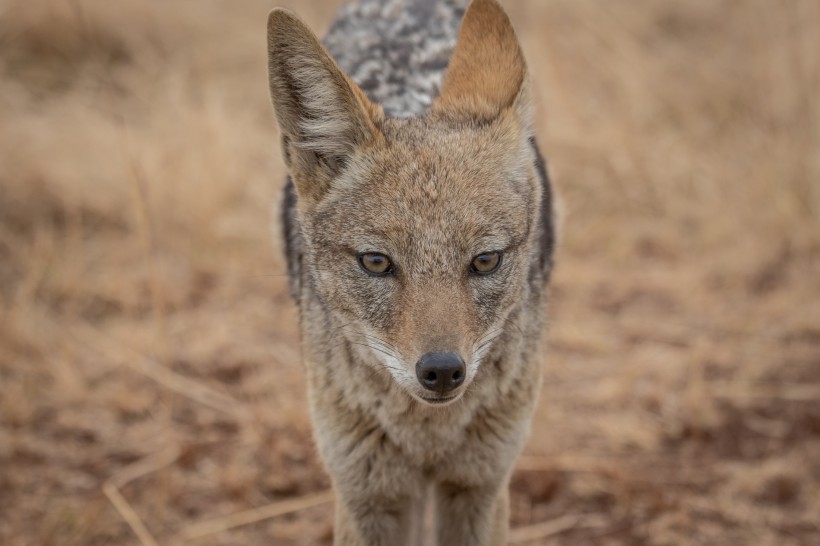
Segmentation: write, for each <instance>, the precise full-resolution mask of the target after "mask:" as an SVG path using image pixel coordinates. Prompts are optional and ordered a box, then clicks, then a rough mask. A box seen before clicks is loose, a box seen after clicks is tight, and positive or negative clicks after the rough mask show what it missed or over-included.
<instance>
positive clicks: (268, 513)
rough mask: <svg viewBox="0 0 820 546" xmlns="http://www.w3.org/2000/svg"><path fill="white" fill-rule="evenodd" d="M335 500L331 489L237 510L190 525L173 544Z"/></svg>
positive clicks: (175, 538) (178, 535) (177, 536)
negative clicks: (241, 510) (240, 510)
mask: <svg viewBox="0 0 820 546" xmlns="http://www.w3.org/2000/svg"><path fill="white" fill-rule="evenodd" d="M332 500H333V492H332V491H330V490H327V491H322V492H321V493H314V494H312V495H306V496H304V497H299V498H296V499H287V500H283V501H279V502H274V503H273V504H268V505H266V506H260V507H259V508H253V509H251V510H245V511H243V512H236V513H234V514H229V515H227V516H222V517H218V518H213V519H209V520H206V521H201V522H199V523H194V524H192V525H189V526H188V527H186V528H185V529H183V530H182V531H180V532H179V533H178V534H177V535H176V536H175V537H174V539H173V540H172V544H180V543H182V542H187V541H189V540H193V539H196V538H201V537H204V536H206V535H211V534H214V533H218V532H220V531H225V530H227V529H233V528H234V527H240V526H242V525H248V524H250V523H255V522H257V521H262V520H265V519H270V518H274V517H277V516H283V515H285V514H290V513H293V512H299V511H301V510H305V509H307V508H312V507H314V506H319V505H320V504H325V503H327V502H330V501H332Z"/></svg>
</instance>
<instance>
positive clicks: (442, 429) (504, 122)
mask: <svg viewBox="0 0 820 546" xmlns="http://www.w3.org/2000/svg"><path fill="white" fill-rule="evenodd" d="M269 32H270V37H269V44H270V50H269V51H270V70H271V93H272V96H273V103H274V107H275V110H276V114H277V119H278V121H279V126H280V130H281V135H282V140H283V149H284V153H285V157H286V162H287V164H288V167H289V170H290V173H291V176H292V177H293V181H294V185H295V188H296V192H297V195H298V221H299V225H300V228H301V233H300V236H301V238H302V240H303V244H304V249H303V252H304V255H303V256H301V257H300V258H299V259H300V260H301V271H302V273H301V283H300V285H299V286H300V294H299V301H300V307H301V308H300V311H301V328H302V334H303V340H302V341H303V353H304V359H305V365H306V367H307V375H308V384H309V400H310V407H311V413H312V417H313V421H314V427H315V435H316V440H317V444H318V447H319V450H320V452H321V455H322V457H323V459H324V461H325V463H326V464H327V467H328V470H329V471H330V474H331V476H332V478H333V484H334V487H335V489H336V492H337V494H338V503H337V514H336V531H335V538H334V543H335V544H336V545H339V546H377V545H381V546H398V545H408V546H409V545H410V544H412V543H417V541H418V540H419V537H421V536H422V535H423V533H421V532H420V531H419V529H420V526H421V523H420V522H419V515H420V514H423V513H424V503H425V501H426V500H431V501H432V502H434V506H435V509H434V513H435V515H436V518H435V519H436V522H437V523H436V534H437V537H438V544H439V546H461V545H463V546H489V545H494V546H497V545H502V544H505V543H506V533H507V517H508V507H507V494H506V488H507V483H508V479H509V474H510V471H511V469H512V466H513V463H514V461H515V458H516V456H517V455H518V453H519V452H520V450H521V448H522V446H523V443H524V441H525V438H526V435H527V431H528V428H529V420H530V417H531V414H532V411H533V408H534V405H535V402H536V398H537V394H538V390H539V386H540V381H541V363H540V360H539V358H538V356H537V355H538V354H539V347H540V339H541V331H542V325H543V314H544V305H543V284H544V276H545V275H546V273H544V272H541V271H540V270H538V269H537V268H534V266H533V264H534V262H535V260H536V256H537V255H538V248H539V246H538V245H539V244H540V243H539V240H538V233H537V224H538V219H539V210H540V209H539V206H540V203H541V192H542V187H541V183H540V182H539V180H538V178H537V174H536V172H535V169H534V162H535V157H534V152H533V148H532V146H531V145H530V143H529V140H528V139H529V136H530V129H529V127H530V123H529V118H528V109H527V107H526V106H525V105H526V95H527V91H526V82H527V75H526V69H525V66H524V62H523V57H522V56H521V52H520V48H519V46H518V42H517V40H516V38H515V34H514V33H513V31H512V27H511V26H510V23H509V20H508V19H507V17H506V15H504V13H503V11H502V10H501V9H500V7H499V6H498V5H497V4H496V3H495V2H494V1H493V0H476V2H474V3H473V5H472V6H471V8H470V9H469V10H468V12H467V15H466V16H465V21H464V23H463V26H462V31H461V33H460V36H459V41H458V45H457V47H456V52H455V54H454V57H453V59H452V62H451V65H450V68H449V69H448V70H449V71H448V73H447V76H446V80H445V85H444V89H443V92H442V95H441V97H440V98H439V100H438V102H437V103H436V104H435V106H434V108H433V111H432V112H431V113H430V115H428V116H426V117H424V118H414V119H392V118H386V117H384V115H383V114H382V113H381V110H380V109H379V108H378V107H377V106H375V105H373V104H372V103H370V101H368V100H367V98H366V97H365V96H364V94H363V93H362V92H361V91H360V90H359V89H358V87H357V86H356V85H355V84H354V83H353V82H351V81H350V80H349V78H347V77H346V76H345V75H344V74H343V73H342V71H341V70H340V69H339V68H338V67H337V66H336V64H335V63H334V62H333V61H332V59H331V58H330V56H329V55H328V54H327V52H326V51H325V50H324V49H323V48H322V46H321V45H320V43H319V41H318V40H317V39H316V38H315V37H314V36H313V34H312V33H311V32H310V31H309V30H308V29H307V27H306V26H305V25H304V24H302V23H301V22H300V21H299V20H298V19H297V18H296V17H294V16H293V15H291V14H290V13H288V12H286V11H284V10H274V12H272V13H271V16H270V21H269ZM493 250H504V261H503V262H502V267H501V268H500V269H499V272H498V273H497V274H493V275H489V276H482V277H478V276H475V275H471V274H470V273H469V264H470V263H471V260H472V258H473V257H474V256H475V255H477V254H480V253H482V252H486V251H493ZM361 252H381V253H384V254H387V255H389V256H390V257H391V258H392V259H393V261H394V265H395V266H396V271H395V274H394V275H393V276H392V277H385V278H374V277H370V276H368V275H367V274H365V273H364V272H363V271H362V270H361V268H360V267H359V266H358V263H357V260H356V254H357V253H361ZM430 351H454V352H458V353H459V354H460V355H463V358H464V360H465V361H466V362H467V372H466V379H465V381H464V384H463V385H462V386H461V387H459V388H458V391H457V394H458V398H457V399H456V400H454V401H452V402H450V403H449V404H444V405H432V404H430V403H428V402H425V401H424V400H422V397H423V396H424V395H425V393H424V389H423V388H422V387H421V386H420V384H419V382H418V381H417V379H416V376H415V373H414V366H415V363H416V362H417V361H418V359H419V358H420V357H421V356H422V355H423V354H425V353H427V352H430ZM428 490H432V492H433V499H426V497H425V492H426V491H428Z"/></svg>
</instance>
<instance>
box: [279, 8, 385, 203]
mask: <svg viewBox="0 0 820 546" xmlns="http://www.w3.org/2000/svg"><path fill="white" fill-rule="evenodd" d="M268 69H269V78H270V92H271V98H272V100H273V106H274V109H275V110H276V118H277V120H278V122H279V127H280V129H281V135H282V152H283V154H284V157H285V163H286V164H287V166H288V169H289V170H290V173H291V175H292V177H293V180H294V183H295V185H296V192H297V194H298V195H299V197H300V198H303V199H305V200H306V201H308V202H311V201H312V202H315V201H317V200H318V199H319V198H321V196H322V195H323V194H324V192H325V191H326V190H327V189H328V187H329V186H330V183H331V181H332V180H333V178H334V177H335V176H336V175H337V174H339V172H340V170H341V169H342V168H343V166H344V164H345V162H346V161H347V159H348V158H349V157H350V156H351V155H352V154H353V153H354V152H355V151H356V150H357V149H358V148H359V147H362V146H367V145H369V144H372V143H373V142H375V141H376V140H378V139H379V136H380V132H379V129H378V128H377V124H378V122H379V121H380V120H381V119H382V117H383V113H382V111H381V107H379V106H377V105H375V104H373V103H372V102H371V101H370V100H369V99H368V98H367V96H366V95H365V94H364V92H363V91H362V90H361V89H360V88H359V87H358V86H357V85H356V84H355V83H354V82H353V81H352V80H350V79H349V78H348V77H347V76H346V75H345V74H344V72H342V69H341V68H339V66H338V65H337V64H336V62H335V61H334V60H333V59H332V58H331V57H330V55H329V54H328V52H327V51H326V50H325V48H324V47H323V46H322V44H321V43H320V42H319V40H318V39H317V38H316V36H315V35H314V34H313V32H311V30H310V29H309V28H308V27H307V26H306V25H305V24H304V23H303V22H302V21H300V20H299V19H298V18H297V17H296V16H295V15H293V14H292V13H291V12H289V11H287V10H284V9H281V8H277V9H274V10H273V11H272V12H271V13H270V15H269V17H268Z"/></svg>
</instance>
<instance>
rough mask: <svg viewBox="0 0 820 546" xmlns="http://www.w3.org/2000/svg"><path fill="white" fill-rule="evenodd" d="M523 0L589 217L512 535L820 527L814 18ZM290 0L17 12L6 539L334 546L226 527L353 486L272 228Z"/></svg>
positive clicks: (326, 521)
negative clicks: (275, 21)
mask: <svg viewBox="0 0 820 546" xmlns="http://www.w3.org/2000/svg"><path fill="white" fill-rule="evenodd" d="M287 4H288V5H289V6H290V7H292V8H294V9H296V10H298V11H299V12H300V13H301V14H302V15H303V16H304V17H305V18H306V19H307V20H308V21H309V22H310V24H311V25H312V26H313V27H314V28H316V29H322V28H324V27H325V26H326V25H327V23H328V22H329V20H330V18H331V17H332V14H333V13H334V11H335V9H336V6H337V5H338V4H339V2H328V3H322V2H318V1H309V2H308V1H302V2H296V1H295V0H293V1H290V2H287ZM505 5H507V6H508V8H509V11H510V13H511V16H512V18H513V21H514V23H515V24H516V26H517V28H518V29H519V31H520V35H521V37H522V40H523V42H524V44H525V49H526V53H527V55H528V58H529V63H530V65H531V67H532V72H533V73H534V77H535V83H536V85H537V88H538V95H539V118H538V127H539V132H540V134H541V135H542V146H543V147H544V149H545V150H546V152H547V155H548V157H549V158H550V161H551V167H552V171H553V175H554V177H555V180H556V183H557V185H558V187H559V189H560V192H561V194H562V197H563V199H562V200H563V204H564V210H565V222H564V229H563V238H562V246H561V249H560V252H559V254H558V268H557V270H556V274H555V278H554V285H553V290H552V314H551V317H552V319H551V322H552V324H551V327H550V337H549V339H550V342H549V350H548V352H547V354H546V355H545V368H546V370H547V372H546V377H545V381H544V386H543V396H542V398H541V404H540V407H539V409H538V413H537V416H536V419H535V423H534V427H533V434H532V438H531V441H530V443H529V446H528V448H527V450H526V454H525V457H523V458H522V460H521V463H520V465H519V470H518V471H517V472H516V474H515V476H514V480H513V485H512V487H513V494H512V499H513V500H512V502H513V520H514V521H513V524H514V526H515V527H517V528H525V529H527V526H530V525H533V524H538V523H540V522H547V524H546V526H542V527H535V528H532V527H530V528H528V531H527V532H530V533H532V536H535V537H537V538H534V539H533V540H532V541H530V544H561V545H570V544H604V545H641V544H646V545H676V544H710V545H726V544H744V545H745V544H749V545H789V544H795V545H797V544H800V545H817V544H820V220H819V218H820V106H819V105H818V93H820V91H818V89H820V4H818V3H817V2H816V0H783V1H781V2H772V1H770V0H693V1H687V2H662V1H660V0H641V1H632V2H609V1H605V0H508V1H507V2H505ZM271 7H272V2H271V0H265V1H261V0H247V1H245V2H241V3H240V2H228V0H221V1H218V0H174V1H167V2H147V1H144V0H117V1H106V0H71V1H69V0H36V1H34V0H0V544H3V545H4V546H22V545H36V546H48V545H52V544H64V545H82V546H94V545H102V544H123V545H125V544H139V541H140V540H142V542H143V543H144V544H146V545H147V544H150V540H152V539H151V537H154V538H155V539H156V541H157V543H159V544H161V545H163V546H164V545H170V544H174V543H176V544H180V543H183V542H185V541H186V540H187V541H188V543H190V544H201V545H208V544H277V545H279V544H283V545H288V544H294V545H295V544H305V545H307V544H329V542H330V537H331V504H329V503H324V504H322V503H318V501H315V499H314V502H313V503H312V504H315V506H313V507H309V508H303V509H302V510H298V511H295V512H292V513H289V514H285V515H282V516H279V517H275V518H272V519H264V520H262V521H259V522H256V523H249V524H246V525H242V526H238V527H235V528H233V529H228V530H220V529H222V528H224V527H226V526H227V524H228V523H241V522H242V521H240V520H228V521H225V520H220V519H217V520H215V522H214V523H215V525H214V526H213V527H202V526H201V525H200V524H201V523H202V522H206V521H209V520H212V519H213V518H218V517H220V516H224V515H228V514H233V513H236V512H241V511H243V510H249V509H253V508H261V509H262V511H263V512H258V513H251V515H254V514H256V515H259V514H262V515H266V513H265V511H273V510H277V509H279V508H282V506H281V505H278V504H273V503H276V502H278V501H282V500H288V499H299V498H301V497H303V496H305V495H310V494H312V493H317V492H322V491H325V490H326V488H327V487H328V479H327V477H326V475H325V474H324V471H323V470H322V469H321V465H320V463H319V462H318V461H317V458H316V454H315V451H314V448H313V445H312V442H311V436H310V427H309V422H308V418H307V414H306V408H305V397H304V378H303V376H302V371H301V367H300V365H299V346H298V336H297V330H296V328H295V325H294V323H295V317H296V314H295V310H294V308H293V305H292V304H291V303H290V301H289V300H288V297H287V294H286V289H285V280H284V278H283V277H282V273H283V268H282V263H281V262H282V260H281V257H280V254H279V253H278V251H277V250H276V249H275V248H274V247H273V246H272V245H271V244H270V235H269V232H270V230H269V225H270V221H271V216H270V208H271V203H272V202H273V201H274V200H275V198H276V196H277V194H278V188H279V187H280V184H281V181H282V177H283V169H282V165H281V162H280V159H279V156H278V144H277V135H276V130H275V127H274V122H273V118H272V115H271V111H270V107H269V103H268V97H267V88H266V77H265V61H264V55H265V42H264V32H265V29H264V27H265V17H266V14H267V12H268V10H269V9H270V8H271ZM109 479H110V480H112V481H107V480H109ZM106 483H107V484H108V486H107V487H106V491H107V495H108V496H106V494H105V493H104V492H103V485H104V484H106ZM109 497H110V498H109ZM322 498H324V497H320V499H319V500H321V499H322ZM310 500H311V499H310V498H309V499H308V501H310ZM112 501H113V502H115V503H117V507H116V508H115V506H114V504H113V503H112ZM307 504H311V503H310V502H309V503H307ZM271 505H272V506H271ZM284 508H288V506H284ZM135 516H138V517H139V518H140V519H141V520H142V521H144V523H145V526H146V529H145V530H144V531H143V536H142V538H141V539H138V538H137V537H136V536H135V534H134V532H133V531H132V529H131V528H130V527H129V525H128V523H127V522H126V518H131V520H132V523H133V524H135V525H137V524H138V520H137V519H135ZM137 527H138V528H139V526H138V525H137ZM526 536H527V535H526V533H525V532H519V533H518V534H517V535H516V537H517V538H518V539H520V540H522V541H523V540H524V539H526ZM522 543H523V542H522Z"/></svg>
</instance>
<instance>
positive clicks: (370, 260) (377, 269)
mask: <svg viewBox="0 0 820 546" xmlns="http://www.w3.org/2000/svg"><path fill="white" fill-rule="evenodd" d="M359 265H360V266H361V267H362V269H364V270H365V272H366V273H368V274H369V275H374V276H376V277H382V276H384V275H389V274H390V273H392V272H393V262H391V261H390V258H388V257H387V256H385V255H384V254H379V253H378V252H365V253H363V254H359Z"/></svg>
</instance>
